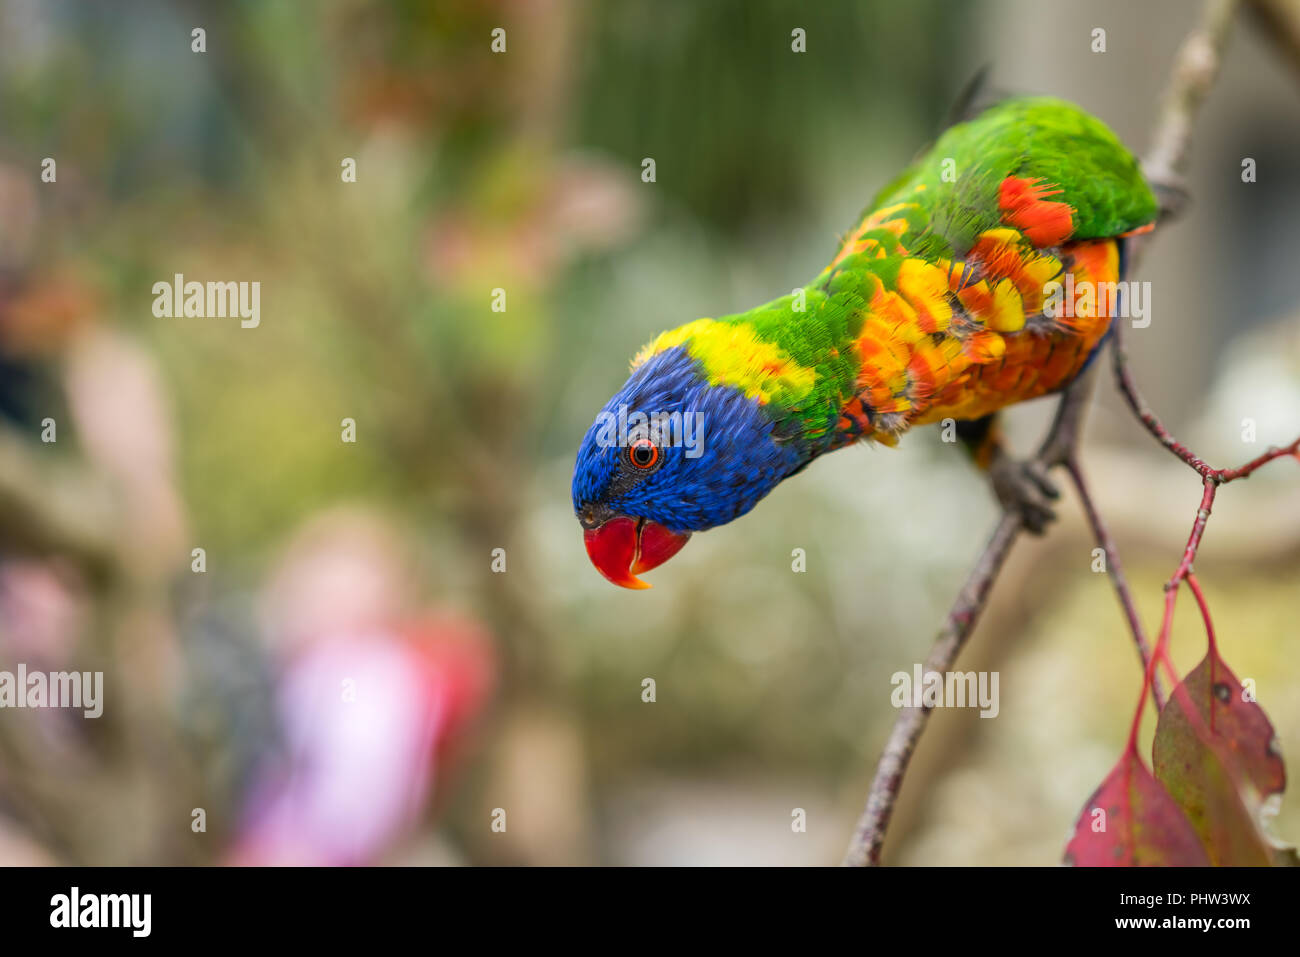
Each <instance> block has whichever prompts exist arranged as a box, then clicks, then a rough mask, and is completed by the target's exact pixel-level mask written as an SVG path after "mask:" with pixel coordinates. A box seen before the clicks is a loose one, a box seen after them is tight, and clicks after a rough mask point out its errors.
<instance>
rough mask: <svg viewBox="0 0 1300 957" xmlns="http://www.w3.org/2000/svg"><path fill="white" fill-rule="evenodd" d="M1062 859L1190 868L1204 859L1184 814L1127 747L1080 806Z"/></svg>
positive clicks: (1088, 864)
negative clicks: (1097, 786)
mask: <svg viewBox="0 0 1300 957" xmlns="http://www.w3.org/2000/svg"><path fill="white" fill-rule="evenodd" d="M1065 863H1067V864H1074V865H1077V866H1079V867H1152V866H1162V867H1196V866H1204V865H1206V864H1208V863H1209V859H1208V858H1207V857H1206V856H1205V849H1204V848H1203V847H1202V846H1201V842H1200V841H1199V840H1197V837H1196V832H1195V831H1194V830H1192V826H1191V824H1189V823H1188V821H1187V818H1186V816H1184V814H1183V812H1182V810H1180V809H1179V807H1178V805H1177V804H1176V803H1174V800H1173V798H1171V797H1170V796H1169V795H1168V794H1167V793H1166V792H1165V789H1164V788H1163V787H1161V786H1160V783H1159V782H1158V781H1157V780H1156V779H1155V778H1154V777H1152V776H1151V772H1150V771H1148V770H1147V769H1146V765H1144V764H1143V763H1142V760H1141V759H1140V758H1139V757H1138V756H1137V753H1136V752H1135V751H1133V750H1132V749H1125V751H1124V756H1123V757H1121V758H1120V759H1119V762H1118V763H1117V764H1116V765H1115V767H1114V768H1113V769H1112V770H1111V772H1110V774H1108V775H1106V780H1105V781H1103V782H1102V783H1101V787H1099V788H1097V790H1096V791H1094V792H1093V794H1092V797H1090V798H1089V799H1088V802H1087V803H1086V804H1085V805H1084V806H1083V811H1082V812H1081V813H1080V814H1079V820H1078V822H1077V823H1076V824H1075V826H1074V837H1073V838H1072V839H1071V841H1070V843H1069V844H1068V845H1067V846H1066V848H1065Z"/></svg>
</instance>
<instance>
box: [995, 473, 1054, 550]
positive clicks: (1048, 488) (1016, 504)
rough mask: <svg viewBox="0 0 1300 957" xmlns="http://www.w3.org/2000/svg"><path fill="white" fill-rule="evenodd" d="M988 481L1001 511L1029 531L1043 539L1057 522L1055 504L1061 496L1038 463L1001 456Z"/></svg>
mask: <svg viewBox="0 0 1300 957" xmlns="http://www.w3.org/2000/svg"><path fill="white" fill-rule="evenodd" d="M989 478H990V480H991V481H992V485H993V493H994V494H995V495H997V497H998V501H999V502H1001V503H1002V507H1003V508H1004V509H1006V510H1007V511H1008V512H1013V513H1016V514H1018V515H1019V516H1020V518H1021V520H1022V521H1023V522H1024V523H1025V528H1026V529H1027V530H1028V531H1030V532H1033V533H1034V534H1035V535H1042V534H1043V533H1044V532H1045V531H1046V530H1047V525H1048V523H1049V522H1053V521H1055V520H1056V508H1055V505H1054V503H1055V502H1056V500H1057V499H1059V498H1060V497H1061V492H1060V489H1058V488H1057V487H1056V483H1055V482H1053V481H1052V480H1051V478H1049V477H1048V474H1047V466H1045V465H1043V464H1042V463H1041V462H1039V461H1036V460H1030V461H1021V460H1019V459H1013V458H1010V457H1009V456H1001V457H999V458H997V459H995V460H994V462H993V464H992V466H991V467H990V469H989Z"/></svg>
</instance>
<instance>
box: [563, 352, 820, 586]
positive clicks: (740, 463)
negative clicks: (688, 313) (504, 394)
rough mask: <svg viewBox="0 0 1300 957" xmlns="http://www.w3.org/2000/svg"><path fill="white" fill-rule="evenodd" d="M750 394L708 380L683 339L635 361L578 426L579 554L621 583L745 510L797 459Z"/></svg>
mask: <svg viewBox="0 0 1300 957" xmlns="http://www.w3.org/2000/svg"><path fill="white" fill-rule="evenodd" d="M806 461H807V456H806V455H805V453H804V452H803V451H802V449H801V445H800V443H798V442H797V441H791V440H790V439H789V438H788V437H784V438H783V437H782V435H781V430H780V429H779V428H778V427H777V425H776V421H775V420H774V419H773V417H772V416H771V415H770V414H769V412H768V411H766V410H765V409H764V407H763V405H762V404H761V403H760V402H759V400H758V399H757V398H754V397H750V396H747V395H746V394H745V393H744V392H743V391H742V390H741V389H739V388H736V387H734V386H729V385H722V384H714V385H711V384H710V383H709V381H708V379H707V378H706V377H705V375H704V373H703V370H702V368H701V366H700V364H699V362H698V361H696V360H695V359H693V358H692V357H691V356H690V355H689V354H688V352H687V351H686V349H685V348H684V347H682V346H675V347H673V348H669V349H666V350H664V351H662V352H659V353H657V354H654V355H652V356H650V357H649V358H647V359H646V360H645V361H644V362H642V363H641V364H640V365H638V366H637V367H636V368H635V370H634V371H633V373H632V375H631V377H630V378H629V379H628V381H627V382H626V384H624V386H623V388H622V389H620V390H619V391H618V393H617V394H616V395H615V396H614V397H613V398H612V399H610V400H609V402H608V403H606V405H605V407H604V409H602V410H601V412H600V414H599V415H597V417H596V421H595V422H594V423H593V424H592V426H591V428H590V429H588V430H587V434H586V436H585V437H584V438H583V440H582V446H581V448H580V449H579V450H578V461H577V465H576V466H575V468H574V472H573V509H574V512H575V513H576V514H577V516H578V520H579V521H580V522H581V523H582V528H583V537H584V538H585V540H586V546H587V554H588V555H589V556H590V558H591V561H592V564H594V565H595V566H596V568H597V569H598V570H599V571H600V573H601V574H602V575H604V576H605V577H606V578H608V579H609V580H610V581H612V582H613V583H614V584H616V585H622V586H623V587H624V588H649V587H650V586H649V585H648V584H647V583H645V582H643V581H641V580H640V579H639V578H637V577H636V576H637V575H639V574H641V573H642V572H645V571H649V570H650V569H652V568H654V567H656V566H658V565H661V564H663V563H664V562H666V561H667V560H668V559H670V558H672V556H673V555H675V554H677V552H678V551H680V550H681V548H682V546H683V545H685V544H686V541H687V539H689V538H690V536H691V533H692V532H698V531H703V530H704V529H707V528H712V527H713V526H715V525H723V524H725V523H727V522H730V521H731V520H732V519H734V518H738V517H739V516H741V515H743V514H745V513H746V512H748V511H749V510H750V509H751V508H753V507H754V505H755V504H757V502H758V500H759V499H761V498H762V497H763V496H764V495H766V494H767V493H768V492H770V491H771V490H772V489H773V488H775V487H776V486H777V484H778V483H780V482H781V480H782V479H784V478H785V477H786V476H788V475H790V474H792V473H793V472H795V471H797V470H798V469H799V468H801V467H802V466H803V465H804V464H806Z"/></svg>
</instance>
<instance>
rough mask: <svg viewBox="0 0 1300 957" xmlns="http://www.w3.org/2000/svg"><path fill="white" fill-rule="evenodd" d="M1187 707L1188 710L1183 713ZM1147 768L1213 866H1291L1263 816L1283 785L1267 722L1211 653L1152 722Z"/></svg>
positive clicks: (1271, 808)
mask: <svg viewBox="0 0 1300 957" xmlns="http://www.w3.org/2000/svg"><path fill="white" fill-rule="evenodd" d="M1188 708H1191V709H1192V714H1191V715H1189V713H1188ZM1152 766H1153V768H1154V769H1155V775H1156V778H1157V780H1159V781H1160V783H1161V784H1163V785H1164V787H1165V789H1166V790H1167V791H1168V792H1169V794H1170V795H1171V796H1172V797H1173V798H1174V800H1175V801H1177V802H1178V804H1179V806H1180V807H1181V808H1182V809H1183V811H1184V812H1185V813H1186V815H1187V819H1188V820H1189V821H1190V822H1191V824H1192V827H1193V829H1195V831H1196V833H1197V835H1198V836H1199V838H1200V840H1201V842H1202V843H1203V844H1204V845H1205V848H1206V850H1207V851H1208V853H1209V856H1210V860H1211V862H1212V863H1214V864H1218V865H1229V866H1268V865H1271V864H1285V863H1293V862H1294V859H1295V858H1294V851H1293V849H1288V848H1287V847H1286V846H1285V845H1283V844H1282V843H1281V842H1279V841H1277V840H1276V839H1275V838H1273V837H1272V836H1271V835H1270V834H1269V833H1268V831H1267V829H1266V826H1265V825H1266V819H1267V818H1268V817H1270V816H1271V815H1272V814H1273V813H1276V808H1277V806H1278V804H1279V802H1280V800H1281V794H1282V791H1283V789H1284V788H1285V787H1286V769H1285V767H1284V766H1283V763H1282V752H1281V749H1280V748H1279V747H1278V742H1277V736H1276V735H1275V734H1274V731H1273V725H1272V723H1271V722H1270V721H1269V720H1268V716H1267V715H1266V714H1264V709H1263V708H1261V707H1260V706H1259V705H1258V704H1256V703H1255V702H1254V701H1253V700H1248V696H1247V695H1246V694H1245V689H1244V687H1243V686H1242V683H1241V682H1240V681H1239V680H1238V679H1237V676H1236V675H1234V674H1233V673H1232V670H1231V669H1230V668H1229V667H1228V666H1227V664H1226V663H1225V662H1224V661H1223V659H1222V658H1220V657H1219V656H1218V655H1217V654H1216V653H1215V652H1214V651H1213V649H1212V650H1211V651H1210V652H1209V654H1207V655H1206V656H1205V658H1204V659H1203V660H1202V661H1201V663H1200V664H1199V665H1197V666H1196V667H1195V668H1194V669H1193V670H1192V671H1191V672H1190V673H1189V674H1188V675H1187V677H1186V678H1184V679H1183V681H1182V683H1180V684H1179V686H1178V688H1177V689H1175V691H1174V693H1173V694H1172V695H1170V697H1169V701H1168V702H1166V704H1165V707H1164V709H1163V710H1162V711H1161V712H1160V720H1159V722H1158V723H1157V724H1156V736H1155V742H1154V744H1153V746H1152Z"/></svg>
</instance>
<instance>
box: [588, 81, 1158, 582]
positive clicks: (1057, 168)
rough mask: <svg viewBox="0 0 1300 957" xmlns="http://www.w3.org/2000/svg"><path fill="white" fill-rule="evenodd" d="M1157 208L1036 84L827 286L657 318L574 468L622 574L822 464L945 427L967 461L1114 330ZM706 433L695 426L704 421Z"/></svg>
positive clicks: (953, 156)
mask: <svg viewBox="0 0 1300 957" xmlns="http://www.w3.org/2000/svg"><path fill="white" fill-rule="evenodd" d="M1157 211H1158V204H1157V201H1156V198H1155V196H1154V195H1153V193H1152V191H1151V189H1150V187H1149V186H1148V185H1147V183H1146V181H1145V180H1144V179H1143V176H1142V173H1141V171H1140V170H1139V167H1138V164H1137V161H1136V160H1135V159H1134V157H1133V156H1132V155H1131V154H1130V153H1129V151H1128V150H1127V149H1125V147H1124V146H1123V145H1122V144H1121V143H1120V141H1119V140H1118V139H1117V138H1116V137H1115V135H1114V134H1113V133H1112V132H1111V131H1110V130H1109V129H1108V128H1107V127H1106V126H1105V125H1103V124H1102V123H1101V122H1100V121H1099V120H1097V119H1095V118H1094V117H1092V116H1090V115H1088V114H1087V113H1085V112H1083V111H1082V110H1080V109H1079V108H1078V107H1076V106H1073V105H1072V104H1069V103H1066V102H1063V101H1061V100H1056V99H1048V98H1041V97H1033V98H1016V99H1010V100H1004V101H1003V102H1001V103H998V104H996V105H994V106H992V107H989V108H988V109H986V110H984V111H983V112H981V113H979V114H978V115H976V116H975V117H974V118H972V119H970V120H967V121H966V122H963V123H959V124H957V125H955V126H952V127H950V128H949V129H948V130H947V131H946V132H945V133H944V134H943V135H942V136H941V137H940V138H939V139H938V141H937V142H936V143H935V144H934V146H933V147H932V148H931V149H930V150H929V151H927V152H926V153H925V154H924V155H923V156H922V157H921V158H920V159H919V160H918V161H917V162H915V163H914V164H913V165H912V166H911V167H910V168H909V169H907V170H906V171H905V172H904V173H903V174H902V175H901V176H899V177H898V178H897V179H896V180H895V181H894V182H893V183H891V184H890V185H889V186H887V187H886V188H885V189H884V190H883V191H881V193H880V194H879V195H878V196H877V197H876V199H875V200H874V201H873V202H872V204H871V205H870V207H869V208H868V209H867V210H866V212H865V213H864V214H863V216H862V218H861V221H860V222H859V223H858V225H857V226H856V227H855V228H854V229H853V230H852V232H851V233H850V234H849V235H848V237H847V238H846V239H845V240H844V241H843V243H842V244H841V246H840V248H839V251H838V252H837V253H836V254H835V258H834V259H832V260H831V263H830V265H829V266H827V267H826V268H825V269H824V270H823V271H822V272H821V274H820V275H819V276H817V278H816V279H814V280H813V281H812V282H811V283H809V284H808V285H807V286H804V287H803V288H802V289H797V290H795V291H794V292H793V294H791V295H788V296H782V297H781V298H780V299H776V300H774V301H772V302H769V303H766V304H765V305H761V306H758V307H757V308H755V309H751V310H750V311H749V312H742V313H738V314H736V315H731V316H723V317H721V318H718V319H697V320H695V321H694V322H689V323H687V324H686V325H684V326H680V327H678V328H676V329H673V330H671V331H669V332H665V333H663V334H662V335H660V336H659V337H658V338H656V339H654V340H653V341H652V342H651V343H650V344H649V345H647V346H646V347H645V348H644V349H642V350H641V352H640V353H639V354H638V355H637V356H636V358H635V359H634V360H633V361H632V374H631V376H630V377H629V379H628V380H627V382H626V384H625V385H624V386H623V387H622V389H620V390H619V391H618V393H617V394H616V395H614V397H613V398H612V399H610V401H609V402H608V403H607V404H606V406H605V408H604V409H603V410H602V412H601V414H600V415H599V416H598V417H597V420H596V422H595V423H594V424H593V425H592V427H591V429H590V430H588V432H587V434H586V437H585V438H584V439H583V442H582V446H581V448H580V450H579V452H578V458H577V465H576V468H575V471H574V476H573V506H574V511H575V512H576V514H577V516H578V519H579V521H580V522H581V523H582V527H583V529H584V536H585V539H586V546H587V552H588V554H589V556H590V557H591V560H592V562H593V563H594V564H595V566H596V568H597V569H599V570H600V572H601V573H602V574H603V575H604V576H605V577H606V578H608V579H609V580H610V581H612V582H614V583H615V584H618V585H623V586H625V587H629V588H644V587H648V586H647V585H646V583H644V582H642V581H641V580H640V579H638V578H637V577H636V576H637V575H638V574H640V573H641V572H644V571H646V570H648V569H650V568H653V567H655V566H656V565H659V564H661V563H662V562H664V561H667V560H668V559H669V558H671V557H672V556H673V555H674V554H676V552H677V551H678V550H679V549H680V548H681V547H682V546H683V545H684V544H685V542H686V540H687V538H689V536H690V534H691V533H692V532H696V531H701V530H703V529H707V528H711V527H713V526H716V525H722V524H725V523H726V522H730V521H731V520H732V519H735V518H737V517H739V516H741V515H744V514H745V513H746V512H748V511H749V510H750V509H751V508H753V507H754V505H755V504H756V503H757V502H758V501H759V499H761V498H762V497H763V496H764V495H766V494H767V493H768V492H770V491H771V490H772V489H773V488H775V487H776V485H777V484H779V483H780V482H782V481H783V480H785V479H787V478H789V477H790V476H792V475H794V474H796V473H797V472H799V471H800V470H802V469H803V468H805V467H806V466H807V465H808V464H809V463H810V462H811V461H812V460H813V459H815V458H817V457H818V456H819V455H822V454H824V453H826V452H831V451H833V450H835V449H838V448H842V447H843V446H845V445H848V444H850V443H852V442H856V441H859V440H870V441H874V442H880V443H883V444H885V445H890V446H892V445H894V444H896V443H897V442H898V439H899V437H900V436H901V435H902V434H903V433H904V432H906V431H907V430H908V429H909V428H911V427H912V426H914V425H923V424H926V423H933V422H940V421H942V420H945V419H951V420H954V422H955V423H956V425H957V428H956V430H955V431H956V432H957V433H958V434H959V435H961V436H962V438H963V439H964V440H965V441H967V444H968V445H969V446H970V448H971V450H972V453H973V454H974V455H975V458H976V461H977V463H979V464H981V465H982V466H984V467H986V468H987V467H990V465H991V463H992V462H994V461H996V460H1001V459H1005V458H1006V456H1005V454H1004V452H1003V450H1002V447H1001V444H1000V439H999V438H998V431H997V429H996V427H995V423H994V420H993V416H994V415H995V413H997V411H998V410H999V409H1001V408H1002V407H1004V406H1007V405H1011V404H1012V403H1015V402H1021V401H1024V400H1026V399H1033V398H1037V397H1039V396H1043V395H1047V394H1049V393H1053V392H1057V391H1060V390H1062V389H1064V388H1065V387H1066V386H1068V385H1069V384H1070V383H1071V382H1072V381H1074V380H1075V378H1076V377H1077V376H1079V374H1080V373H1081V372H1082V371H1083V369H1084V368H1085V367H1086V366H1087V365H1088V363H1089V361H1090V360H1091V359H1092V357H1093V356H1094V355H1095V354H1096V352H1097V350H1098V348H1099V346H1100V345H1101V343H1102V340H1103V339H1104V337H1105V336H1106V334H1107V331H1108V329H1109V327H1110V322H1111V318H1112V316H1113V315H1114V313H1115V308H1116V303H1117V301H1118V287H1117V286H1116V283H1117V282H1118V281H1119V280H1120V279H1121V277H1122V275H1123V272H1124V265H1123V264H1124V254H1125V246H1126V237H1129V236H1132V235H1134V234H1136V233H1140V232H1145V231H1146V230H1148V229H1150V228H1151V225H1152V224H1153V223H1154V221H1155V219H1156V215H1157ZM692 433H694V434H692Z"/></svg>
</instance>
